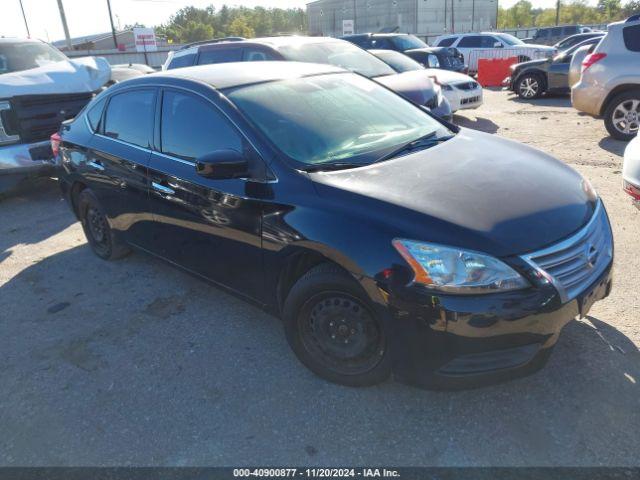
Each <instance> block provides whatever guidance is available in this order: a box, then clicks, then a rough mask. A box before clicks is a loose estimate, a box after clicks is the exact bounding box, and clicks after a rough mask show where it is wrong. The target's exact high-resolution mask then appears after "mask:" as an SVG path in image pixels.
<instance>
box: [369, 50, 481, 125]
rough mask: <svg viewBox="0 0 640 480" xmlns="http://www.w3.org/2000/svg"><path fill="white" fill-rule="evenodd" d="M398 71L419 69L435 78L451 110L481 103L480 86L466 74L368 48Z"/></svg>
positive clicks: (454, 110) (470, 107)
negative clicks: (425, 65) (427, 65)
mask: <svg viewBox="0 0 640 480" xmlns="http://www.w3.org/2000/svg"><path fill="white" fill-rule="evenodd" d="M369 53H372V54H373V55H375V56H376V57H378V58H379V59H380V60H382V61H383V62H385V63H386V64H387V65H389V66H390V67H391V68H393V69H394V70H395V71H396V72H398V73H404V72H415V71H421V72H424V74H425V75H427V76H428V77H430V78H432V79H433V80H435V82H434V83H435V85H434V86H435V87H436V88H438V89H440V88H441V89H442V92H443V93H444V96H445V97H446V98H447V100H448V102H449V105H451V112H452V113H455V112H457V111H458V110H462V109H473V108H478V107H479V106H480V105H482V101H483V99H482V97H483V94H482V87H481V86H480V84H479V83H478V82H476V81H475V80H474V79H473V78H471V77H470V76H468V75H464V74H462V73H456V72H449V71H447V70H440V69H437V68H424V67H423V66H422V65H420V64H419V63H418V62H416V61H414V60H412V59H411V58H409V57H408V56H406V55H404V54H402V53H400V52H395V51H393V50H369Z"/></svg>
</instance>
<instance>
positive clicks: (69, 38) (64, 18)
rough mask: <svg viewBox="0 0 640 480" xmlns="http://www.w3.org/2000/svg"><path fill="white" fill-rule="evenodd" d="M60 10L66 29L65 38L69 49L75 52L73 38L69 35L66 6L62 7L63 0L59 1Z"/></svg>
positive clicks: (63, 25) (63, 26)
mask: <svg viewBox="0 0 640 480" xmlns="http://www.w3.org/2000/svg"><path fill="white" fill-rule="evenodd" d="M58 10H60V20H62V28H63V29H64V38H65V39H66V41H67V48H68V49H69V50H73V46H72V45H71V36H70V35H69V27H68V26H67V17H66V15H65V14H64V6H62V0H58Z"/></svg>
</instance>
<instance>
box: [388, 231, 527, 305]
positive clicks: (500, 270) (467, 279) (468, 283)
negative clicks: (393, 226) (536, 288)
mask: <svg viewBox="0 0 640 480" xmlns="http://www.w3.org/2000/svg"><path fill="white" fill-rule="evenodd" d="M393 246H394V247H395V248H396V250H398V252H399V253H400V255H402V257H403V258H404V259H405V260H406V261H407V263H408V264H409V266H411V269H412V270H413V273H414V279H413V281H414V282H416V283H421V284H423V285H426V286H428V287H429V288H433V289H435V290H440V291H443V292H448V293H459V294H470V293H475V294H484V293H494V292H504V291H509V290H519V289H523V288H527V287H528V286H529V282H527V280H525V279H524V278H523V277H522V276H521V275H520V274H519V273H518V272H516V271H515V270H514V269H512V268H511V267H510V266H508V265H507V264H505V263H503V262H501V261H500V260H498V259H497V258H494V257H491V256H489V255H484V254H482V253H478V252H473V251H469V250H461V249H458V248H452V247H445V246H443V245H436V244H431V243H424V242H416V241H413V240H401V239H396V240H394V241H393Z"/></svg>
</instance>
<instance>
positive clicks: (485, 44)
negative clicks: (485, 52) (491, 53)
mask: <svg viewBox="0 0 640 480" xmlns="http://www.w3.org/2000/svg"><path fill="white" fill-rule="evenodd" d="M497 43H499V44H500V45H502V42H501V41H500V40H498V39H497V38H496V37H490V36H487V37H482V48H494V47H495V45H496V44H497Z"/></svg>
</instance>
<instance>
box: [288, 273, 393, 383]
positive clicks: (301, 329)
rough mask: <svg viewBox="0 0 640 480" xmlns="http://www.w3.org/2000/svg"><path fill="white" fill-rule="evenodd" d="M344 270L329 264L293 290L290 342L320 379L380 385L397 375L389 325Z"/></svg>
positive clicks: (303, 280) (289, 319)
mask: <svg viewBox="0 0 640 480" xmlns="http://www.w3.org/2000/svg"><path fill="white" fill-rule="evenodd" d="M361 290H362V289H361V288H360V286H359V285H358V284H357V283H356V282H355V281H354V280H353V279H352V278H351V277H350V276H349V275H348V274H346V273H345V272H344V271H342V270H341V269H340V268H339V267H337V266H334V265H331V264H323V265H320V266H318V267H315V268H314V269H312V270H311V271H309V272H308V273H307V274H306V275H304V276H303V277H302V278H301V279H300V280H298V282H297V283H296V284H295V285H294V286H293V288H292V289H291V292H290V293H289V295H288V297H287V299H286V301H285V306H284V314H283V317H284V323H285V330H286V333H287V340H288V341H289V344H290V345H291V348H292V349H293V351H294V352H295V353H296V355H297V356H298V358H299V359H300V360H301V361H302V363H304V364H305V365H306V366H307V367H308V368H309V369H310V370H312V371H313V372H315V373H316V374H317V375H319V376H321V377H323V378H325V379H327V380H329V381H332V382H335V383H340V384H343V385H349V386H366V385H373V384H376V383H380V382H382V381H384V380H385V379H386V378H388V376H389V374H390V372H391V366H390V356H389V355H388V351H387V350H388V348H387V340H386V335H385V329H384V326H383V323H382V322H381V321H380V319H379V318H378V317H377V316H376V315H375V313H374V311H373V309H372V308H371V306H370V304H369V300H368V299H367V297H366V294H364V292H362V291H361Z"/></svg>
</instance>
